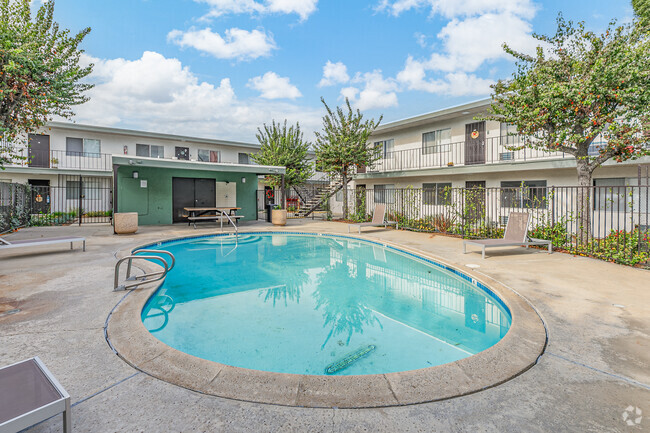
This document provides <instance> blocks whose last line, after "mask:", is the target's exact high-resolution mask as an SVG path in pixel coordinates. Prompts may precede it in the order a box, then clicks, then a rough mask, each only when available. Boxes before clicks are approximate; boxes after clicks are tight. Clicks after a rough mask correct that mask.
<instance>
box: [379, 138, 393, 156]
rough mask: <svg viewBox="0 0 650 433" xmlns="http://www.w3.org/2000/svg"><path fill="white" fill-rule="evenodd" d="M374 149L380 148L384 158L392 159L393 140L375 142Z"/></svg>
mask: <svg viewBox="0 0 650 433" xmlns="http://www.w3.org/2000/svg"><path fill="white" fill-rule="evenodd" d="M374 145H375V148H377V147H380V148H381V149H382V152H383V155H384V158H392V157H393V152H394V151H395V140H394V139H392V138H391V139H390V140H384V141H375V143H374Z"/></svg>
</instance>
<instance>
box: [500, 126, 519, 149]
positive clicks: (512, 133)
mask: <svg viewBox="0 0 650 433" xmlns="http://www.w3.org/2000/svg"><path fill="white" fill-rule="evenodd" d="M499 135H500V136H501V145H502V146H514V145H516V144H517V127H516V126H515V125H513V124H512V123H502V124H501V126H500V131H499Z"/></svg>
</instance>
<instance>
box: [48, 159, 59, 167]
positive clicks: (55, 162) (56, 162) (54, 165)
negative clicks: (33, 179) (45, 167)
mask: <svg viewBox="0 0 650 433" xmlns="http://www.w3.org/2000/svg"><path fill="white" fill-rule="evenodd" d="M50 162H51V163H52V168H57V167H58V166H59V158H52V159H51V160H50Z"/></svg>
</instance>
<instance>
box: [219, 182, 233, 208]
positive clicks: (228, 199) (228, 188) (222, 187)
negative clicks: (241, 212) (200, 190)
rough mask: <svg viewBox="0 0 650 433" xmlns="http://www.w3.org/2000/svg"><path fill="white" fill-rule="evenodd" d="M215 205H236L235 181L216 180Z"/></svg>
mask: <svg viewBox="0 0 650 433" xmlns="http://www.w3.org/2000/svg"><path fill="white" fill-rule="evenodd" d="M217 207H237V183H235V182H217Z"/></svg>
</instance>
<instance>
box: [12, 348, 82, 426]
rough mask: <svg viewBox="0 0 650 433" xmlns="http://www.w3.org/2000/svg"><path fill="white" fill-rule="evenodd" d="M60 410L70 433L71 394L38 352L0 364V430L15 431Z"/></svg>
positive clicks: (64, 424) (43, 419) (36, 422)
mask: <svg viewBox="0 0 650 433" xmlns="http://www.w3.org/2000/svg"><path fill="white" fill-rule="evenodd" d="M59 413H63V431H64V432H65V433H70V432H71V431H72V423H71V422H70V395H69V394H68V393H67V392H66V390H65V389H64V388H63V387H62V386H61V384H60V383H59V382H58V381H57V380H56V378H55V377H54V376H53V375H52V373H50V371H49V370H48V369H47V367H45V365H44V364H43V363H42V362H41V360H40V359H39V358H38V356H36V357H34V358H31V359H27V360H25V361H21V362H17V363H15V364H12V365H8V366H6V367H2V368H0V432H17V431H21V430H23V429H26V428H27V427H31V426H33V425H34V424H38V423H39V422H41V421H45V420H46V419H48V418H50V417H52V416H54V415H56V414H59Z"/></svg>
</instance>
